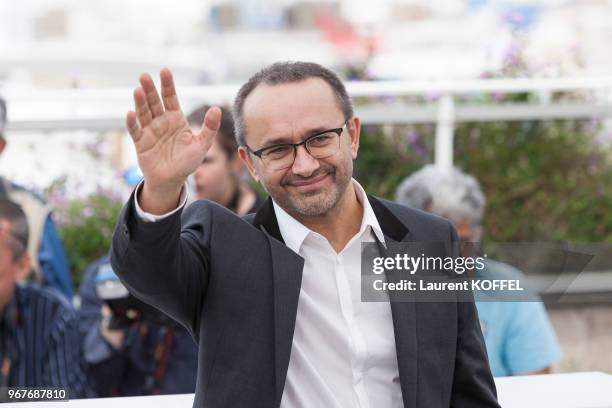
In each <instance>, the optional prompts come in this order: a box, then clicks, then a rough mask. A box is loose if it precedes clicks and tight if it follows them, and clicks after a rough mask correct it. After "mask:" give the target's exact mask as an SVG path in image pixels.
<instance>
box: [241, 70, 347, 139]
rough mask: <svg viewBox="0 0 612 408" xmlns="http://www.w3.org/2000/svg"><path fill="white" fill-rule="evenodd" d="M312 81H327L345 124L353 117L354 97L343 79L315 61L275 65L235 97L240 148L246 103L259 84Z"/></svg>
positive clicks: (250, 79)
mask: <svg viewBox="0 0 612 408" xmlns="http://www.w3.org/2000/svg"><path fill="white" fill-rule="evenodd" d="M309 78H320V79H322V80H324V81H325V82H327V84H328V85H329V86H330V87H331V88H332V90H333V91H334V93H335V94H336V97H337V98H338V104H339V105H340V106H339V107H340V109H341V110H342V113H343V115H344V120H345V121H346V120H349V119H350V118H351V117H352V116H353V103H352V102H351V98H350V97H349V95H348V93H347V92H346V88H345V87H344V84H343V83H342V80H341V79H340V78H339V77H338V75H336V74H335V73H334V72H333V71H331V70H329V69H327V68H325V67H324V66H322V65H319V64H316V63H314V62H301V61H296V62H276V63H274V64H272V65H270V66H268V67H266V68H264V69H262V70H261V71H259V72H258V73H256V74H255V75H253V76H252V77H251V78H249V80H248V81H247V82H246V83H245V84H244V85H242V87H241V88H240V90H239V91H238V94H237V95H236V99H234V106H233V109H232V114H233V115H234V128H235V131H236V141H237V142H238V144H239V145H240V146H244V145H246V141H245V137H244V136H245V133H246V126H245V123H244V118H243V116H242V113H243V112H242V109H243V107H244V101H245V100H246V98H247V97H248V96H249V95H250V94H251V92H253V90H254V89H255V88H257V86H258V85H259V84H261V83H265V84H266V85H278V84H286V83H292V82H301V81H304V80H306V79H309Z"/></svg>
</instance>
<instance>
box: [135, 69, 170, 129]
mask: <svg viewBox="0 0 612 408" xmlns="http://www.w3.org/2000/svg"><path fill="white" fill-rule="evenodd" d="M140 85H142V89H143V90H144V93H145V95H146V97H147V103H148V104H149V110H150V111H151V114H152V115H153V117H154V118H156V117H158V116H161V115H163V113H164V107H163V106H162V103H161V100H160V99H159V94H158V93H157V88H155V84H154V83H153V79H152V78H151V76H150V75H149V74H146V73H145V74H142V75H140Z"/></svg>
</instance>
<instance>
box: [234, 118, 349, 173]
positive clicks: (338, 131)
mask: <svg viewBox="0 0 612 408" xmlns="http://www.w3.org/2000/svg"><path fill="white" fill-rule="evenodd" d="M349 121H350V119H348V120H346V121H345V122H344V124H343V125H342V127H339V128H334V129H328V130H323V131H321V132H317V133H315V134H314V135H310V136H308V137H307V138H306V139H304V140H302V141H301V142H300V143H279V144H275V145H272V146H266V147H264V148H261V149H258V150H253V149H251V148H250V147H249V145H247V144H246V143H245V145H244V147H246V148H247V150H248V151H249V152H250V153H252V154H254V155H255V156H257V157H259V159H260V160H261V161H262V162H264V164H266V163H265V161H264V160H263V159H262V158H261V155H262V154H263V153H264V152H265V151H266V150H270V149H275V148H278V147H284V146H291V147H293V160H295V157H296V156H297V149H298V147H300V146H301V145H304V149H306V151H307V152H308V154H309V155H311V156H312V157H315V156H313V154H312V153H310V150H308V147H307V145H306V143H308V141H309V140H311V139H313V138H315V137H317V136H321V135H324V134H326V133H335V134H336V135H338V147H340V136H341V135H342V132H344V128H345V127H346V128H348V123H349ZM320 158H321V159H323V158H324V157H320ZM288 167H291V166H288ZM288 167H287V168H288ZM279 170H282V169H279Z"/></svg>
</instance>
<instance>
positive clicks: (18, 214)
mask: <svg viewBox="0 0 612 408" xmlns="http://www.w3.org/2000/svg"><path fill="white" fill-rule="evenodd" d="M0 220H5V221H7V222H8V223H9V225H10V227H9V228H10V230H9V234H10V236H11V238H12V239H10V240H9V244H8V245H9V248H10V249H11V252H12V253H13V260H17V259H19V258H21V257H22V256H23V254H25V253H26V251H27V250H28V239H29V235H30V230H29V228H28V220H27V218H26V215H25V213H24V212H23V210H22V209H21V206H19V205H18V204H16V203H14V202H12V201H10V200H8V199H6V198H0Z"/></svg>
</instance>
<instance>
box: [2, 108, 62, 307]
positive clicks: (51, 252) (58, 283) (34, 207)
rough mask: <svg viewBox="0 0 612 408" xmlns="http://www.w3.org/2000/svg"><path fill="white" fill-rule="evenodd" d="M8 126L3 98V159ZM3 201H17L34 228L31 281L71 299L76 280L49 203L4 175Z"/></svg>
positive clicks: (30, 248) (29, 247)
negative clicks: (71, 271)
mask: <svg viewBox="0 0 612 408" xmlns="http://www.w3.org/2000/svg"><path fill="white" fill-rule="evenodd" d="M6 123H7V110H6V103H5V101H4V100H3V99H2V98H0V156H1V155H2V152H3V151H4V149H5V147H6V145H7V141H6V138H5V127H6ZM0 198H8V199H10V200H11V201H14V202H16V203H17V204H19V205H20V206H21V207H22V208H23V211H24V212H25V213H26V216H27V219H28V223H29V225H30V240H29V241H28V253H29V255H30V260H31V262H30V269H31V273H30V274H28V276H27V279H28V280H32V281H35V282H37V283H40V284H42V285H43V286H45V287H48V288H52V289H54V290H57V291H58V292H59V293H61V294H62V295H64V296H65V297H66V298H67V299H69V300H71V299H72V293H73V292H72V277H71V275H70V270H69V268H68V260H67V259H66V255H65V253H64V247H63V245H62V242H61V240H60V237H59V234H58V231H57V228H56V225H55V223H54V222H53V218H52V215H51V209H50V208H49V206H48V205H47V203H46V202H45V201H44V200H43V198H42V197H40V196H39V195H37V194H36V193H34V192H32V191H30V190H28V189H26V188H25V187H22V186H20V185H18V184H16V183H13V182H11V181H10V180H8V179H7V178H5V177H3V176H2V175H0Z"/></svg>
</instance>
